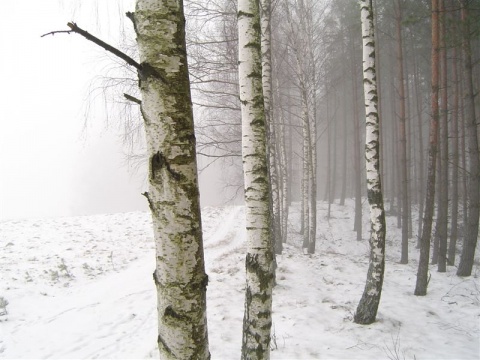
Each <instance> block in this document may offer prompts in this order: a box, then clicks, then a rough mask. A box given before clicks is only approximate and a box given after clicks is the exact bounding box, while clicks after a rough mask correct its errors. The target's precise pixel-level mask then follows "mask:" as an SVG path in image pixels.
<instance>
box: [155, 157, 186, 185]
mask: <svg viewBox="0 0 480 360" xmlns="http://www.w3.org/2000/svg"><path fill="white" fill-rule="evenodd" d="M163 167H165V168H166V169H167V171H168V173H169V174H170V175H171V176H172V177H173V179H174V180H176V181H179V180H180V179H181V177H182V176H181V174H179V173H177V172H176V171H174V170H173V169H172V168H171V167H170V163H169V162H168V161H167V158H166V157H165V156H164V155H163V154H162V153H161V152H160V151H157V153H156V154H154V155H153V156H152V158H151V161H150V168H151V174H152V179H153V180H155V179H156V178H157V174H158V172H159V171H160V170H161V169H162V168H163Z"/></svg>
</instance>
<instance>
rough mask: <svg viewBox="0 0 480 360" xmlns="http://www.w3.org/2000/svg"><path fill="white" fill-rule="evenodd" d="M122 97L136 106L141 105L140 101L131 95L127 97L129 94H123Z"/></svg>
mask: <svg viewBox="0 0 480 360" xmlns="http://www.w3.org/2000/svg"><path fill="white" fill-rule="evenodd" d="M123 96H124V97H125V99H127V100H130V101H132V102H134V103H136V104H138V105H142V100H140V99H137V98H136V97H135V96H132V95H129V94H126V93H124V94H123Z"/></svg>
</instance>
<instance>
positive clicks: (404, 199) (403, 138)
mask: <svg viewBox="0 0 480 360" xmlns="http://www.w3.org/2000/svg"><path fill="white" fill-rule="evenodd" d="M396 11H397V16H396V29H397V70H398V74H397V77H398V79H397V80H398V86H397V93H398V105H399V114H398V115H399V122H398V137H399V139H398V140H399V142H398V144H399V147H398V155H399V165H400V167H399V169H400V176H401V181H400V184H399V185H400V192H399V194H400V197H401V203H402V214H401V216H402V254H401V258H400V263H401V264H408V206H407V204H408V182H407V132H406V112H405V85H404V77H405V76H404V71H403V41H402V13H401V11H402V9H401V6H400V0H397V10H396Z"/></svg>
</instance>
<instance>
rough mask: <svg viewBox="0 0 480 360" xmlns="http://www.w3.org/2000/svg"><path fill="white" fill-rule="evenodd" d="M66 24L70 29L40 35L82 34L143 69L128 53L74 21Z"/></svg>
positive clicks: (130, 63)
mask: <svg viewBox="0 0 480 360" xmlns="http://www.w3.org/2000/svg"><path fill="white" fill-rule="evenodd" d="M67 26H68V27H69V28H70V29H71V30H60V31H51V32H49V33H46V34H43V35H42V36H41V37H44V36H47V35H55V34H61V33H66V34H70V33H72V32H74V33H77V34H79V35H81V36H83V37H84V38H85V39H87V40H89V41H91V42H93V43H95V44H97V45H98V46H100V47H102V48H104V49H105V50H107V51H108V52H111V53H112V54H114V55H115V56H118V57H119V58H120V59H122V60H124V61H125V62H126V63H127V64H129V65H131V66H133V67H135V68H136V69H138V70H139V71H142V70H143V67H142V65H140V64H139V63H138V62H136V61H135V60H133V59H132V58H131V57H130V56H128V55H127V54H125V53H124V52H122V51H120V50H118V49H117V48H115V47H113V46H112V45H109V44H107V43H106V42H104V41H102V40H100V39H99V38H97V37H95V36H93V35H92V34H90V33H89V32H87V31H85V30H83V29H81V28H80V27H78V26H77V24H75V23H74V22H69V23H67Z"/></svg>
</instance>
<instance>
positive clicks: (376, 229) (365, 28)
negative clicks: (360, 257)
mask: <svg viewBox="0 0 480 360" xmlns="http://www.w3.org/2000/svg"><path fill="white" fill-rule="evenodd" d="M360 6H361V19H362V37H363V79H364V80H363V89H364V93H365V115H366V137H365V158H366V170H367V171H366V174H367V193H368V203H369V206H370V261H369V267H368V275H367V282H366V285H365V290H364V292H363V295H362V298H361V300H360V303H359V304H358V307H357V311H356V312H355V316H354V321H355V322H356V323H358V324H371V323H372V322H374V321H375V318H376V315H377V310H378V306H379V303H380V296H381V293H382V286H383V276H384V272H385V232H386V227H385V211H384V207H383V194H382V184H381V171H380V146H379V140H380V134H379V124H380V121H379V117H378V110H377V106H378V94H377V79H376V73H375V36H374V34H375V32H374V27H373V7H372V0H362V1H360Z"/></svg>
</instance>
